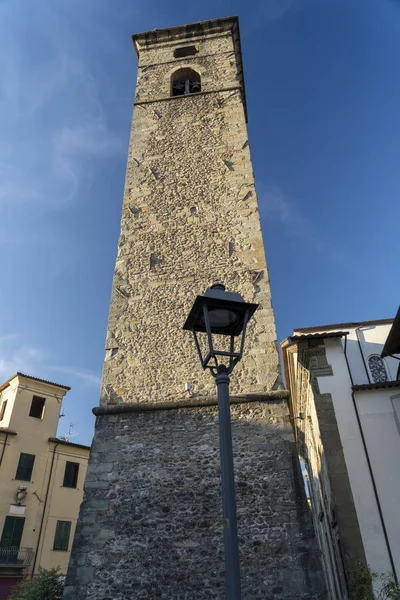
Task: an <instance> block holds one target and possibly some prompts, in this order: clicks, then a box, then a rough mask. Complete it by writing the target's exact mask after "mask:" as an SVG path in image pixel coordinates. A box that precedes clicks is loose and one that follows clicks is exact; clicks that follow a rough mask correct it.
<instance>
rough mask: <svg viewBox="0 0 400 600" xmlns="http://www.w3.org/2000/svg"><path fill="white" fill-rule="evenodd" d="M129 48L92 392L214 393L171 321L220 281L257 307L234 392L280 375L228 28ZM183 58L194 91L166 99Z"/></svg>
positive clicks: (105, 395)
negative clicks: (126, 121)
mask: <svg viewBox="0 0 400 600" xmlns="http://www.w3.org/2000/svg"><path fill="white" fill-rule="evenodd" d="M185 44H186V45H187V44H189V42H188V41H183V42H179V41H174V42H173V43H172V42H171V43H164V44H159V46H154V47H152V46H150V47H149V48H147V47H146V48H144V49H142V50H141V51H140V56H139V74H138V83H137V102H138V100H139V101H140V103H139V104H138V103H137V102H136V104H135V109H134V116H133V122H132V133H131V143H130V147H129V156H128V165H127V174H126V183H125V195H124V204H123V211H122V221H121V235H120V238H119V243H118V257H117V261H116V267H115V275H114V283H113V291H112V300H111V308H110V316H109V324H108V333H107V341H106V359H105V363H104V371H103V385H102V393H101V402H102V403H103V404H107V403H123V402H124V403H125V402H163V401H168V400H170V399H174V400H179V399H182V400H185V399H187V398H185V392H184V384H185V382H188V383H190V384H191V385H192V386H193V390H194V393H196V394H201V395H208V394H213V393H214V382H213V381H212V380H211V378H210V377H209V375H208V374H204V373H202V372H201V369H199V363H198V357H197V354H196V351H195V347H194V343H193V340H192V335H191V333H190V332H184V331H182V326H183V323H184V321H185V318H186V316H187V314H188V313H189V310H190V308H191V306H192V304H193V302H194V299H195V297H196V295H198V294H203V293H204V291H205V290H206V288H207V287H208V286H209V285H211V284H212V283H215V282H216V281H222V282H223V283H225V285H226V286H227V289H230V290H233V291H238V292H239V293H241V294H242V295H243V297H244V298H245V300H246V301H249V302H250V301H251V302H257V303H259V304H260V308H259V309H258V311H257V312H256V315H255V318H254V319H252V322H251V324H250V326H249V332H248V339H247V342H246V360H245V361H243V363H242V364H239V365H238V367H237V370H236V372H235V378H234V382H233V389H232V391H233V392H234V393H248V392H263V391H267V390H270V389H272V388H273V387H274V386H275V387H276V386H278V385H279V360H278V352H277V348H276V332H275V324H274V316H273V310H272V305H271V295H270V286H269V277H268V271H267V267H266V263H265V256H264V247H263V241H262V236H261V229H260V221H259V214H258V207H257V198H256V193H255V187H254V177H253V171H252V164H251V159H250V150H249V141H248V136H247V130H246V121H245V115H244V109H243V95H242V90H241V84H240V74H239V70H238V62H237V56H236V53H235V47H234V43H233V38H232V36H231V34H230V33H226V32H225V33H223V34H221V35H212V36H210V37H209V38H208V37H206V38H205V39H195V40H190V44H196V45H197V46H198V48H199V53H198V54H197V55H196V56H194V57H190V61H189V60H188V59H187V58H185V59H174V58H173V50H174V48H176V47H177V46H181V45H185ZM187 66H191V67H192V68H195V69H197V70H198V71H199V72H200V73H201V77H202V92H204V93H200V94H195V95H190V96H181V97H178V98H168V96H169V95H170V77H171V74H172V73H173V72H174V71H175V70H176V69H178V68H181V67H187Z"/></svg>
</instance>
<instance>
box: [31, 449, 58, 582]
mask: <svg viewBox="0 0 400 600" xmlns="http://www.w3.org/2000/svg"><path fill="white" fill-rule="evenodd" d="M57 446H58V442H57V443H56V445H55V446H54V448H53V458H52V459H51V466H50V473H49V480H48V482H47V489H46V496H45V498H44V506H43V513H42V518H41V521H40V527H39V535H38V541H37V546H36V551H35V558H34V559H33V566H32V573H31V578H32V577H33V574H34V572H35V567H36V561H37V557H38V554H39V545H40V538H41V536H42V529H43V523H44V517H45V515H46V507H47V500H48V497H49V491H50V482H51V475H52V473H53V467H54V459H55V456H56V449H57Z"/></svg>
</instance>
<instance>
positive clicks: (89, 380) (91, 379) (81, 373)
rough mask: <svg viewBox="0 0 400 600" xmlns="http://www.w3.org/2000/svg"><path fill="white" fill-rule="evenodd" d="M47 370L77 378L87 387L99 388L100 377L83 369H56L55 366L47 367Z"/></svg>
mask: <svg viewBox="0 0 400 600" xmlns="http://www.w3.org/2000/svg"><path fill="white" fill-rule="evenodd" d="M46 368H47V369H49V370H50V371H57V372H58V373H65V374H66V375H71V376H72V377H77V378H78V379H81V380H82V381H84V383H86V384H87V385H93V386H99V385H100V377H99V376H98V375H96V374H94V373H91V372H90V371H86V370H84V369H76V368H74V367H57V366H54V365H52V366H47V367H46Z"/></svg>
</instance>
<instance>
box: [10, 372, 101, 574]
mask: <svg viewBox="0 0 400 600" xmlns="http://www.w3.org/2000/svg"><path fill="white" fill-rule="evenodd" d="M11 384H12V385H10V386H9V387H8V388H6V389H5V390H4V391H3V392H2V395H1V400H2V401H3V400H4V399H5V398H7V400H8V403H7V415H5V416H6V417H7V421H6V422H7V423H8V425H5V424H4V421H5V419H3V421H1V422H0V427H2V428H4V427H8V428H9V429H10V430H11V431H15V432H16V433H17V435H8V439H7V443H6V447H5V451H4V455H3V460H2V463H1V465H0V537H1V533H2V531H3V526H4V521H5V518H6V516H7V515H10V516H21V517H25V524H24V530H23V534H22V539H21V544H20V545H21V547H27V548H33V549H34V550H36V547H37V542H38V536H39V529H40V523H41V519H42V514H43V507H44V503H45V497H46V490H47V485H48V480H49V474H50V469H51V462H52V458H53V449H54V447H55V445H56V444H55V443H53V442H49V441H48V440H49V437H55V436H56V431H57V425H58V419H59V412H60V408H61V401H62V397H63V395H64V394H65V393H66V390H65V389H62V388H59V387H57V386H53V385H50V384H45V383H41V382H36V381H33V380H31V379H28V378H25V377H17V378H16V379H15V380H13V381H12V382H11ZM34 395H37V396H42V397H44V398H46V403H45V410H44V413H43V418H42V419H37V418H35V417H30V416H29V411H30V407H31V402H32V396H34ZM11 409H12V410H11ZM9 411H10V412H9ZM6 437H7V436H6V433H5V432H1V433H0V456H1V453H2V450H3V444H4V442H5V440H6ZM21 452H25V453H27V454H34V455H35V463H34V467H33V472H32V477H31V481H20V480H16V479H15V475H16V471H17V466H18V461H19V457H20V454H21ZM88 458H89V449H85V448H82V449H81V448H76V447H74V446H68V445H65V444H59V445H58V446H57V448H56V453H55V460H54V468H53V472H52V477H51V485H50V488H49V496H48V501H47V507H46V515H45V521H44V526H43V530H42V534H41V543H40V548H39V553H38V558H37V561H36V568H35V572H37V569H38V567H39V565H41V566H43V567H46V568H49V567H51V566H57V565H59V566H60V567H61V569H62V571H63V572H64V573H65V572H66V569H67V565H68V561H69V554H70V549H71V545H72V540H73V534H74V531H75V523H76V520H77V518H78V514H79V506H80V504H81V501H82V497H83V481H84V476H85V472H86V465H87V461H88ZM67 460H70V461H72V462H79V463H80V465H81V467H80V469H79V477H78V486H77V489H71V488H63V487H62V484H63V478H64V470H65V463H66V461H67ZM20 485H23V486H26V488H27V497H26V499H25V500H24V501H23V505H24V507H22V508H21V509H20V510H23V511H24V512H23V513H22V514H13V513H12V512H10V507H11V505H13V504H16V500H15V493H16V490H17V488H18V486H20ZM57 520H66V521H71V522H72V526H71V535H70V543H69V550H68V552H62V551H53V542H54V534H55V528H56V522H57Z"/></svg>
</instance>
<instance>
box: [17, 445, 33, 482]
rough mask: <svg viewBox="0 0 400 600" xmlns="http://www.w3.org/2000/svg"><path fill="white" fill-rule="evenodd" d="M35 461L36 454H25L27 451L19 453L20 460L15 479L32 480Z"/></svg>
mask: <svg viewBox="0 0 400 600" xmlns="http://www.w3.org/2000/svg"><path fill="white" fill-rule="evenodd" d="M34 463H35V455H34V454H25V452H21V454H20V455H19V462H18V468H17V473H16V475H15V479H20V480H21V481H30V480H31V477H32V471H33V465H34Z"/></svg>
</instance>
